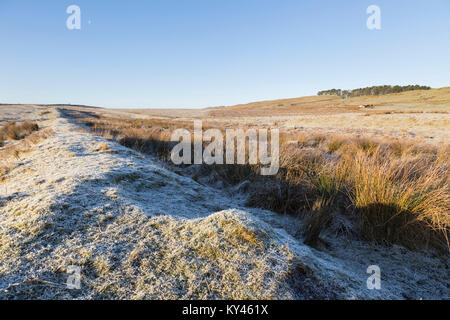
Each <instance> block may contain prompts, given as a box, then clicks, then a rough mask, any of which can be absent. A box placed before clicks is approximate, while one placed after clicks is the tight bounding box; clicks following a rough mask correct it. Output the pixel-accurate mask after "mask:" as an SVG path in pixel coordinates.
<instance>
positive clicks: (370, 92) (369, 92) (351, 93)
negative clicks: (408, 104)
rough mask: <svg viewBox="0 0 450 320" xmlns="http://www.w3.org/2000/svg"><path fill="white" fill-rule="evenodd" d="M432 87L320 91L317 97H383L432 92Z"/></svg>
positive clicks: (415, 86)
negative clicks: (386, 95) (385, 95)
mask: <svg viewBox="0 0 450 320" xmlns="http://www.w3.org/2000/svg"><path fill="white" fill-rule="evenodd" d="M430 89H431V87H428V86H419V85H417V84H416V85H409V86H390V85H384V86H373V87H367V88H358V89H353V90H341V89H331V90H324V91H319V92H318V93H317V95H319V96H324V95H334V96H340V97H342V98H351V97H360V96H381V95H383V94H389V93H399V92H404V91H413V90H430Z"/></svg>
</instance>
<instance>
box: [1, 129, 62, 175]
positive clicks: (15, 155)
mask: <svg viewBox="0 0 450 320" xmlns="http://www.w3.org/2000/svg"><path fill="white" fill-rule="evenodd" d="M53 133H54V132H53V130H52V129H50V128H46V129H44V130H42V131H37V132H33V133H31V134H30V135H29V136H27V137H25V138H24V139H22V140H21V141H19V142H18V143H15V144H12V145H7V146H6V147H5V148H4V149H2V150H1V151H0V159H1V160H2V162H1V163H0V182H2V181H4V180H5V179H6V175H7V174H8V173H9V172H10V171H11V170H12V168H13V167H14V163H15V162H16V161H17V160H20V156H21V155H22V154H24V153H26V152H29V151H31V150H32V148H33V146H34V145H35V144H37V143H38V142H39V141H40V140H42V139H46V138H48V137H49V136H51V135H52V134H53Z"/></svg>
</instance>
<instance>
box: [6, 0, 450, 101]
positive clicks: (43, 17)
mask: <svg viewBox="0 0 450 320" xmlns="http://www.w3.org/2000/svg"><path fill="white" fill-rule="evenodd" d="M71 4H76V5H78V6H79V7H80V8H81V20H82V22H81V23H82V25H81V30H72V31H71V30H68V29H67V28H66V19H67V17H68V16H69V15H68V14H67V13H66V8H67V7H68V6H69V5H71ZM371 4H376V5H378V6H379V7H380V8H381V19H382V21H381V23H382V29H381V30H379V31H378V30H368V29H367V28H366V20H367V17H368V15H367V14H366V8H367V7H368V6H369V5H371ZM416 83H417V84H423V85H430V86H432V87H442V86H449V85H450V1H448V0H428V1H425V0H423V1H415V0H370V1H365V0H342V1H336V0H302V1H301V0H183V1H182V0H178V1H174V0H158V1H156V0H147V1H110V0H97V1H94V0H71V1H64V0H54V1H45V0H43V1H36V0H27V1H25V0H0V102H7V103H73V104H88V105H98V106H110V107H112V106H117V107H119V106H121V107H206V106H219V105H232V104H236V103H244V102H250V101H258V100H265V99H273V98H289V97H299V96H304V95H314V94H316V92H317V91H319V90H324V89H331V88H342V89H351V88H357V87H362V86H370V85H378V84H401V85H406V84H416Z"/></svg>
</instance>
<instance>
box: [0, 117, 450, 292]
mask: <svg viewBox="0 0 450 320" xmlns="http://www.w3.org/2000/svg"><path fill="white" fill-rule="evenodd" d="M54 112H56V111H54ZM51 127H52V128H53V129H54V131H55V135H54V136H52V137H49V138H48V139H47V140H45V141H42V142H41V143H40V144H38V145H37V146H36V149H35V151H33V152H31V153H29V154H27V155H24V156H23V159H22V161H20V162H19V163H18V164H17V166H16V168H15V169H14V170H13V171H12V172H11V173H10V174H9V175H8V176H7V177H6V181H5V182H3V183H2V184H0V244H1V247H0V290H1V291H0V298H137V299H141V298H150V299H157V298H183V299H189V298H204V299H208V298H209V299H210V298H235V299H245V298H281V299H283V298H291V299H292V298H294V299H295V298H298V299H302V298H344V299H370V298H377V299H383V298H400V299H401V298H437V299H443V298H447V299H448V298H450V294H449V291H450V290H449V283H448V260H446V261H445V260H441V259H439V258H436V257H432V256H431V255H430V254H425V253H423V254H420V253H415V252H410V251H408V250H405V249H403V248H400V247H394V248H384V247H378V246H375V245H371V244H367V243H359V242H354V241H353V242H351V243H348V242H345V240H343V239H339V240H338V241H336V239H334V238H331V237H330V238H328V239H327V240H328V241H329V242H330V243H331V247H330V248H329V249H326V250H325V251H318V250H315V249H312V248H310V247H308V246H306V245H304V244H303V243H302V241H301V238H300V237H298V236H296V230H297V231H298V228H299V225H298V222H297V221H296V220H294V219H293V218H290V217H283V216H280V215H277V214H275V213H272V212H269V211H265V210H259V209H250V208H243V207H242V206H241V205H240V204H239V202H238V201H237V200H233V199H230V198H229V197H226V196H222V195H220V194H219V193H218V191H217V190H215V189H212V188H208V187H206V186H203V185H200V184H198V183H197V182H195V181H193V180H192V179H190V178H187V177H182V176H179V175H177V174H175V173H172V172H170V171H168V170H166V169H163V168H162V167H161V166H160V165H159V164H158V162H157V161H154V160H152V159H149V158H144V157H143V156H142V155H139V154H138V153H136V152H135V151H133V150H130V149H127V148H125V147H122V146H120V145H118V144H115V143H112V142H108V141H106V140H105V139H103V138H101V137H96V136H93V135H90V134H88V133H83V132H80V131H79V130H78V127H77V126H76V125H74V124H72V123H70V122H69V121H68V120H66V119H63V118H61V117H59V116H57V117H56V118H55V119H54V120H53V122H52V123H51ZM103 143H107V145H108V148H107V149H106V150H102V148H100V146H101V145H102V144H103ZM288 239H289V240H288ZM71 264H73V265H80V266H82V270H83V282H82V288H81V290H68V289H67V288H66V287H65V285H64V284H65V280H66V279H67V274H66V273H65V272H66V269H67V267H68V265H71ZM372 264H377V265H379V266H380V267H381V270H382V290H379V291H377V290H368V289H367V288H366V279H367V277H368V275H367V274H366V268H367V266H369V265H372Z"/></svg>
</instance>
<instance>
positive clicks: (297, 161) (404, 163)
mask: <svg viewBox="0 0 450 320" xmlns="http://www.w3.org/2000/svg"><path fill="white" fill-rule="evenodd" d="M81 121H83V122H84V123H86V124H88V125H89V127H90V129H91V130H92V131H93V132H95V133H97V134H100V135H102V136H104V137H107V138H109V139H113V140H116V141H118V142H119V143H121V144H123V145H125V146H127V147H131V148H134V149H135V150H138V151H140V152H143V153H150V154H154V155H157V156H158V157H159V158H160V159H161V160H163V161H169V162H170V156H169V154H170V150H171V147H172V146H173V143H172V142H170V141H169V139H170V133H171V131H172V130H174V129H175V128H179V127H186V128H188V129H189V128H190V126H191V125H192V123H188V122H185V121H182V122H180V121H171V120H167V119H119V118H108V117H95V118H93V117H88V118H82V119H81ZM215 125H217V124H215V123H214V122H213V121H208V120H207V121H206V122H205V127H208V128H209V127H214V126H215ZM219 128H221V129H223V127H219ZM280 141H281V149H280V165H281V168H280V171H279V173H278V175H277V176H276V177H261V176H259V174H258V171H259V167H258V166H250V165H221V166H207V165H204V166H202V167H201V170H200V171H198V172H197V173H196V174H195V175H194V178H195V179H199V177H200V178H201V177H202V176H211V177H213V178H212V179H213V180H220V182H221V183H222V185H225V186H226V185H239V184H241V183H243V182H246V181H251V183H252V188H251V190H250V192H249V198H248V201H247V204H248V205H250V206H254V207H260V208H266V209H270V210H273V211H276V212H279V213H285V214H286V213H288V214H292V215H296V216H301V217H304V218H305V219H306V220H307V221H308V223H307V225H310V224H311V223H313V224H315V227H314V228H311V227H307V228H306V230H305V232H306V233H307V237H308V239H311V241H312V244H313V242H315V241H317V240H318V239H319V234H320V232H321V231H322V230H325V229H327V228H329V227H330V226H331V228H332V229H333V230H335V231H336V232H338V233H348V234H352V235H357V236H358V237H361V238H364V239H366V240H371V241H376V242H378V243H384V244H392V243H398V244H402V245H406V246H408V247H410V248H421V247H435V248H438V249H440V250H442V251H444V252H445V254H447V253H448V252H449V248H450V245H449V241H448V237H449V230H450V229H449V228H450V215H449V213H448V208H449V207H450V192H449V189H450V186H449V178H450V173H449V170H448V168H449V165H450V159H449V157H448V154H449V147H448V145H445V144H444V145H441V146H436V145H429V144H424V143H422V144H421V143H418V142H409V141H402V140H395V139H388V138H378V139H376V138H372V137H364V136H360V137H352V136H349V135H334V136H327V135H325V134H298V133H289V132H284V133H282V135H281V137H280ZM224 152H225V151H224ZM317 204H320V205H319V206H318V205H317ZM317 208H319V209H317ZM314 216H317V217H314ZM343 216H344V217H345V218H342V217H343ZM325 217H326V218H325ZM342 220H346V221H347V222H348V220H350V221H352V223H350V224H348V223H346V224H345V225H342V223H336V221H342ZM318 221H319V223H318ZM312 239H316V240H315V241H313V240H312Z"/></svg>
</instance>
